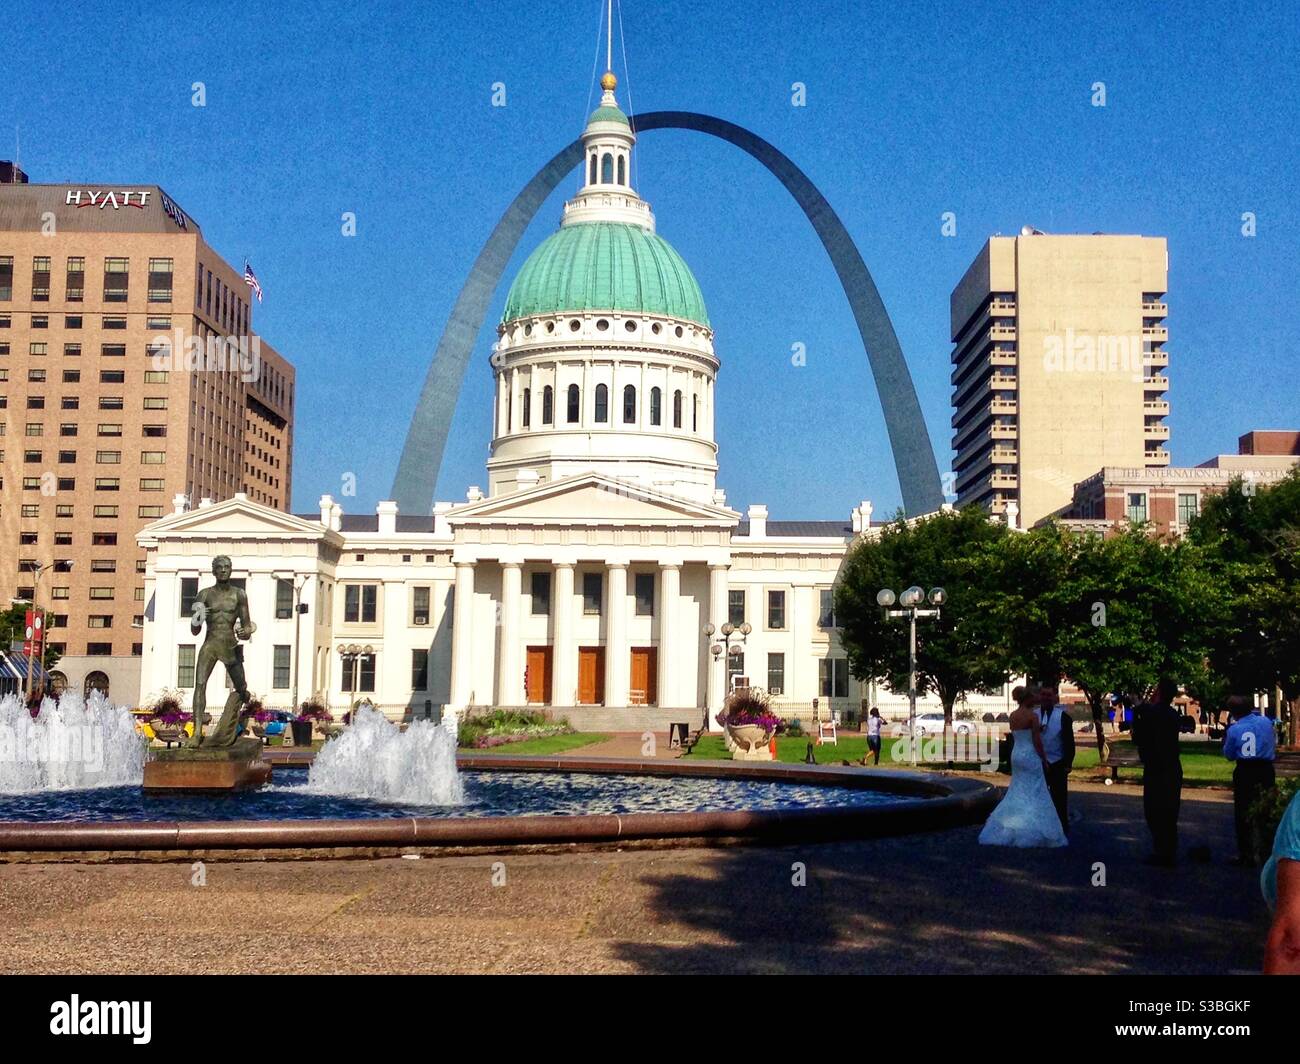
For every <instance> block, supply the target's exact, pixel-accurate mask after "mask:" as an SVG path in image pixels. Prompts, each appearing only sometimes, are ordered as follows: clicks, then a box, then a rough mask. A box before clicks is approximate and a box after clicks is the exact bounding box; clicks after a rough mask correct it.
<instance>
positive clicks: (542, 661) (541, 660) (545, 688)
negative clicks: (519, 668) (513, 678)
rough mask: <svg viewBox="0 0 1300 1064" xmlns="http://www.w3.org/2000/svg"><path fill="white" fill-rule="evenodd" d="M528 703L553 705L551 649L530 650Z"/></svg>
mask: <svg viewBox="0 0 1300 1064" xmlns="http://www.w3.org/2000/svg"><path fill="white" fill-rule="evenodd" d="M528 703H529V705H541V706H546V705H550V703H551V648H550V647H529V648H528Z"/></svg>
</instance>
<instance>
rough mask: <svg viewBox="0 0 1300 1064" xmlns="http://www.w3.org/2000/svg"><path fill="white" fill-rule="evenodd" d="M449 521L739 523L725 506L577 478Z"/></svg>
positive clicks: (468, 509) (499, 499)
mask: <svg viewBox="0 0 1300 1064" xmlns="http://www.w3.org/2000/svg"><path fill="white" fill-rule="evenodd" d="M447 519H448V522H449V523H450V524H451V525H452V527H455V526H456V525H463V524H496V523H502V524H517V523H525V524H553V523H558V524H566V525H574V524H605V523H609V524H615V525H629V524H651V525H682V524H708V525H715V526H725V527H731V526H734V525H735V524H736V522H737V521H739V520H740V514H738V513H736V512H735V511H734V510H728V509H727V508H726V507H724V506H710V505H706V504H704V503H698V502H694V501H692V500H689V499H682V498H678V497H677V496H673V495H665V494H663V493H661V492H656V491H654V490H653V489H649V488H644V487H641V486H639V485H635V484H629V483H626V482H624V481H620V480H615V479H614V478H612V477H603V476H600V475H599V474H581V475H579V476H573V477H565V478H563V479H561V480H553V481H549V482H547V483H545V484H539V485H537V486H536V487H532V488H527V489H525V490H523V491H516V492H511V493H510V494H508V495H497V496H494V497H492V498H490V499H484V500H482V501H481V502H476V503H470V504H469V505H467V506H459V507H457V508H456V509H454V510H452V512H451V513H450V514H448V515H447Z"/></svg>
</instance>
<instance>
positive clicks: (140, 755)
mask: <svg viewBox="0 0 1300 1064" xmlns="http://www.w3.org/2000/svg"><path fill="white" fill-rule="evenodd" d="M144 763H145V743H144V740H143V739H142V738H141V736H140V733H139V732H137V731H136V729H135V723H134V721H132V719H131V714H130V713H128V712H127V711H126V709H125V708H124V707H122V706H114V705H113V704H112V703H111V702H109V701H108V699H107V698H105V697H104V696H103V695H102V694H101V693H100V692H98V691H92V692H91V695H90V698H89V700H86V699H83V698H82V697H81V696H80V695H79V694H76V693H75V692H71V691H69V692H66V693H65V694H64V695H63V696H62V697H61V698H60V699H59V700H58V701H57V702H56V701H55V700H54V699H52V698H46V699H45V700H44V701H43V702H42V703H41V709H40V713H39V714H38V715H37V716H36V717H35V718H33V717H32V715H31V714H30V713H29V712H28V711H27V707H26V706H25V705H24V704H23V702H22V700H21V699H20V698H18V697H17V696H16V695H6V696H5V697H4V698H0V794H30V793H32V792H35V791H80V790H89V789H91V788H100V787H121V786H124V785H134V786H139V785H140V782H141V780H142V779H143V778H144Z"/></svg>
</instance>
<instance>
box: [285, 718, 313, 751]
mask: <svg viewBox="0 0 1300 1064" xmlns="http://www.w3.org/2000/svg"><path fill="white" fill-rule="evenodd" d="M290 727H291V728H292V729H293V745H294V746H311V721H309V720H295V721H294V722H293V724H292V725H291V726H290Z"/></svg>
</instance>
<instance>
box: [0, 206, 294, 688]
mask: <svg viewBox="0 0 1300 1064" xmlns="http://www.w3.org/2000/svg"><path fill="white" fill-rule="evenodd" d="M293 406H294V371H293V367H292V366H290V365H289V363H288V362H286V361H285V360H284V359H283V358H281V357H280V356H279V355H278V354H276V353H275V351H274V350H272V349H271V347H270V345H268V344H267V343H265V342H264V341H262V340H261V339H260V338H259V337H256V336H255V334H253V331H252V306H251V304H250V302H249V292H248V288H247V286H246V285H245V283H244V280H243V275H242V272H241V271H237V270H235V269H234V268H233V267H231V266H230V265H229V264H228V263H226V262H225V261H224V260H223V259H222V258H221V256H220V255H218V254H217V253H216V252H215V251H214V250H213V249H212V248H211V247H209V246H208V244H207V243H206V242H205V241H204V239H203V234H202V231H201V230H200V228H199V226H198V224H197V223H196V222H195V221H194V219H193V218H191V217H190V216H189V215H188V214H187V213H186V212H185V211H183V210H182V209H181V208H180V207H179V206H178V205H177V204H176V202H175V201H174V200H172V199H171V198H170V197H169V196H168V195H167V194H166V193H165V192H164V191H163V190H162V189H161V188H158V187H157V186H154V185H126V186H122V185H94V184H92V185H40V184H25V183H16V182H11V183H0V602H4V603H6V604H7V603H8V602H9V601H10V600H11V599H24V600H29V601H31V600H33V599H34V600H36V601H37V602H38V604H39V605H40V606H41V607H43V608H45V609H46V610H47V611H49V612H50V613H51V616H50V619H49V636H48V638H49V641H50V643H51V644H52V645H53V646H55V647H57V649H59V651H60V652H61V653H62V655H63V657H62V659H61V661H60V663H59V665H58V674H57V675H56V676H55V677H54V679H55V681H56V682H64V683H66V684H68V685H71V686H76V687H78V688H87V687H97V688H99V689H109V690H110V693H111V695H112V697H113V698H114V700H115V701H119V702H128V703H129V702H132V701H134V700H135V699H136V698H137V696H138V694H139V671H140V668H139V666H140V654H141V648H142V635H141V631H142V628H143V624H144V614H145V609H146V603H145V599H144V586H145V568H144V566H145V557H144V552H143V551H142V550H141V549H140V548H139V546H138V545H137V543H136V533H137V532H138V531H139V530H140V529H141V528H142V527H143V526H144V525H146V524H148V523H149V522H150V521H154V520H157V519H158V518H160V517H162V516H164V515H165V514H168V513H171V512H172V510H173V509H174V507H175V506H176V505H177V504H178V502H177V500H176V498H175V497H176V496H186V497H188V498H190V499H193V500H195V501H196V502H198V501H199V500H200V499H203V498H210V499H218V500H219V499H225V498H230V497H232V496H234V495H235V494H236V493H237V492H244V493H246V494H247V496H248V497H249V498H251V499H255V500H257V501H258V502H260V503H262V504H263V505H266V506H270V507H274V508H276V509H287V508H288V505H289V491H290V482H291V476H292V465H293ZM183 501H184V500H180V504H183Z"/></svg>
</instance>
